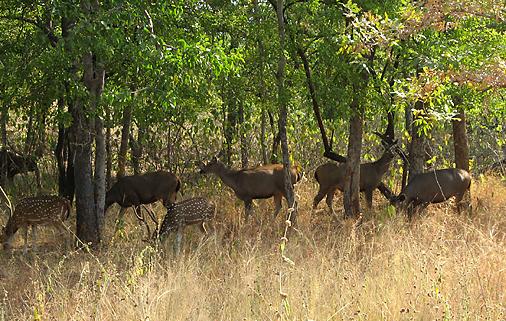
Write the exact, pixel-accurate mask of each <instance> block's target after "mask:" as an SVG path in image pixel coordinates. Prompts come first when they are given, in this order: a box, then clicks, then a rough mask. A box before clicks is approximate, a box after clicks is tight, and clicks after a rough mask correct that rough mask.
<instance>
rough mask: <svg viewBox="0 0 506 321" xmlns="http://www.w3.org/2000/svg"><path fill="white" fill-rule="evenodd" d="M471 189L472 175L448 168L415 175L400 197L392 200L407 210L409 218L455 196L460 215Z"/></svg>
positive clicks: (394, 203)
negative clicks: (416, 212) (433, 204)
mask: <svg viewBox="0 0 506 321" xmlns="http://www.w3.org/2000/svg"><path fill="white" fill-rule="evenodd" d="M470 188H471V175H469V173H468V172H467V171H465V170H463V169H459V168H446V169H438V170H433V171H430V172H427V173H421V174H417V175H415V176H414V177H413V178H412V179H411V180H410V181H409V183H408V185H406V187H404V189H403V190H402V191H401V193H400V194H399V196H396V197H394V198H393V199H392V200H391V203H392V204H393V205H401V209H402V210H405V209H407V212H408V216H409V218H412V216H413V213H414V212H415V210H417V208H419V207H421V208H420V211H422V210H423V209H425V208H426V207H427V206H428V205H429V204H431V203H441V202H445V201H447V200H448V199H450V198H451V197H454V196H455V201H456V203H457V212H458V213H459V214H460V210H461V201H462V199H463V197H464V194H465V193H466V191H468V190H469V189H470Z"/></svg>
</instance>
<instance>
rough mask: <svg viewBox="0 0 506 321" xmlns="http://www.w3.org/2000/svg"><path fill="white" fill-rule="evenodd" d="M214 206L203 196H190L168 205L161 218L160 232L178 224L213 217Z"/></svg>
mask: <svg viewBox="0 0 506 321" xmlns="http://www.w3.org/2000/svg"><path fill="white" fill-rule="evenodd" d="M215 213H216V206H215V205H214V204H213V203H212V202H210V201H208V200H207V199H205V198H203V197H195V198H190V199H187V200H184V201H181V202H179V203H175V204H172V205H170V206H169V207H168V208H167V214H166V215H165V218H164V219H163V222H162V226H161V228H160V234H164V233H167V232H170V231H171V230H172V229H174V228H176V227H177V226H180V225H191V224H196V223H200V222H204V221H209V220H211V219H213V218H214V216H215Z"/></svg>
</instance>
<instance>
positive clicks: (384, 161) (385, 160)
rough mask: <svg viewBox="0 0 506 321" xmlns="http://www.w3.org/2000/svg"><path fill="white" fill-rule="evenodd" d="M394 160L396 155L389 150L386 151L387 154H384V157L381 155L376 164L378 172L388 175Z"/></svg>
mask: <svg viewBox="0 0 506 321" xmlns="http://www.w3.org/2000/svg"><path fill="white" fill-rule="evenodd" d="M393 159H394V153H393V152H391V151H390V150H389V149H387V150H385V152H383V155H381V157H380V159H378V160H377V161H376V162H375V163H376V168H377V169H378V172H379V173H382V174H384V173H386V171H387V170H388V167H389V166H390V163H391V162H392V160H393Z"/></svg>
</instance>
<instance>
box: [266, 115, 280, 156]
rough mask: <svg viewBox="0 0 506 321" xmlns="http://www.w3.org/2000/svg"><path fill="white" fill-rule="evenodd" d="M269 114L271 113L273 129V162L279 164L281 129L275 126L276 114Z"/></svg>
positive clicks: (270, 118)
mask: <svg viewBox="0 0 506 321" xmlns="http://www.w3.org/2000/svg"><path fill="white" fill-rule="evenodd" d="M267 115H269V122H270V124H271V131H272V150H271V164H277V163H279V161H278V149H279V143H280V136H279V130H276V126H274V116H273V115H272V113H271V112H268V113H267ZM278 125H279V120H278Z"/></svg>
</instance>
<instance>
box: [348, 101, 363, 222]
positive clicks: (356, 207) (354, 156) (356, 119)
mask: <svg viewBox="0 0 506 321" xmlns="http://www.w3.org/2000/svg"><path fill="white" fill-rule="evenodd" d="M357 99H358V97H355V98H354V100H353V101H352V103H351V107H352V112H353V115H352V116H351V117H350V133H349V138H348V156H347V157H346V159H347V161H346V163H345V165H344V166H345V174H344V191H343V204H344V215H345V216H346V217H357V216H359V214H360V194H359V193H360V154H361V152H362V131H363V123H364V120H363V112H362V109H361V108H360V106H359V103H358V100H357Z"/></svg>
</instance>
